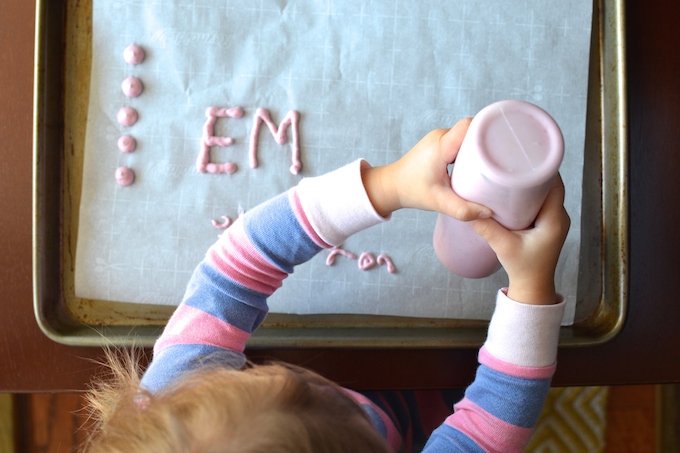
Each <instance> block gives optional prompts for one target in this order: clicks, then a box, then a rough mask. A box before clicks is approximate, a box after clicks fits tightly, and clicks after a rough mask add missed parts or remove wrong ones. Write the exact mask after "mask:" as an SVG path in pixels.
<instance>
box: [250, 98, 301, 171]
mask: <svg viewBox="0 0 680 453" xmlns="http://www.w3.org/2000/svg"><path fill="white" fill-rule="evenodd" d="M263 121H264V122H265V123H266V124H267V127H268V128H269V131H270V132H271V134H272V135H273V136H274V140H276V143H278V144H279V145H283V144H284V143H286V139H287V137H286V130H287V129H288V127H289V126H290V128H291V130H292V135H293V144H292V151H293V156H292V162H293V163H292V165H291V166H290V172H291V173H292V174H294V175H297V174H298V173H300V170H301V169H302V163H301V162H300V134H299V131H298V122H299V121H300V113H298V112H297V111H295V110H290V111H289V112H288V113H287V114H286V116H285V117H284V118H283V121H281V123H280V124H279V125H278V126H276V124H274V122H273V121H272V119H271V117H270V116H269V111H267V110H266V109H264V108H262V107H259V108H258V109H257V110H255V115H254V117H253V129H252V130H251V132H250V168H257V165H258V162H257V142H258V136H259V134H260V125H261V124H262V122H263Z"/></svg>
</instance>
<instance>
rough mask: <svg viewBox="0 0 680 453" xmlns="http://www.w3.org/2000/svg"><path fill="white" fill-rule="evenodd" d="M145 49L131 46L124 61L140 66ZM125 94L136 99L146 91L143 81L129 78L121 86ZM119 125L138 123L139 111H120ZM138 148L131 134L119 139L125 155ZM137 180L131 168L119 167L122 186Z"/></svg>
mask: <svg viewBox="0 0 680 453" xmlns="http://www.w3.org/2000/svg"><path fill="white" fill-rule="evenodd" d="M144 56H145V54H144V49H142V48H141V47H140V46H138V45H137V44H130V45H129V46H127V47H126V48H125V50H124V51H123V59H124V60H125V62H126V63H128V64H131V65H138V64H140V63H141V62H142V61H144ZM121 88H122V90H123V94H124V95H125V96H126V97H128V98H136V97H137V96H139V95H140V94H142V91H143V89H144V86H143V85H142V81H141V80H139V79H138V78H137V77H133V76H130V77H127V78H126V79H125V80H123V84H122V85H121ZM117 119H118V123H119V124H120V125H121V126H124V127H130V126H132V125H133V124H135V123H136V122H137V119H138V115H137V110H135V109H134V108H132V107H130V106H124V107H122V108H121V109H120V110H119V111H118V115H117ZM136 148H137V140H135V138H134V137H133V136H131V135H129V134H125V135H121V136H120V137H119V138H118V149H119V150H120V151H121V152H123V153H131V152H133V151H134V150H135V149H136ZM134 180H135V172H134V171H132V169H131V168H129V167H125V166H122V167H118V168H117V169H116V182H117V183H118V184H120V185H121V186H129V185H130V184H132V182H133V181H134Z"/></svg>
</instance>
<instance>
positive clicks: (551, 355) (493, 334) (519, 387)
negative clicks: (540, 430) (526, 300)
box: [424, 290, 565, 453]
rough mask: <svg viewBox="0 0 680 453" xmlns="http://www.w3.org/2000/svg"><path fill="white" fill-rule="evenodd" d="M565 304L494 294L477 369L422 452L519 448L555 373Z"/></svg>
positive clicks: (524, 442) (527, 433)
mask: <svg viewBox="0 0 680 453" xmlns="http://www.w3.org/2000/svg"><path fill="white" fill-rule="evenodd" d="M564 306H565V302H564V300H563V298H562V297H561V296H560V298H559V301H558V303H556V304H552V305H528V304H521V303H518V302H515V301H513V300H511V299H509V298H508V297H507V295H506V294H505V291H504V290H501V291H499V292H498V295H497V300H496V309H495V311H494V314H493V316H492V319H491V322H490V323H489V331H488V335H487V340H486V342H485V343H484V345H483V346H482V348H481V350H480V352H479V363H480V365H479V368H478V369H477V375H476V377H475V380H474V382H473V383H472V384H470V386H469V387H468V388H467V389H466V391H465V397H464V398H463V399H462V400H461V401H460V402H459V403H457V404H456V405H455V406H454V412H453V414H452V415H450V416H449V417H448V418H447V419H446V420H445V422H444V423H443V424H442V425H441V426H440V427H438V428H437V429H436V430H435V431H434V432H433V433H432V436H431V437H430V440H429V441H428V443H427V444H426V446H425V449H424V451H427V452H429V453H434V452H437V453H439V452H451V451H471V452H482V451H485V452H504V453H510V452H521V451H522V450H523V449H524V447H525V446H526V444H527V443H528V442H529V439H530V437H531V434H532V433H533V429H534V427H535V426H536V422H537V421H538V417H539V416H540V414H541V411H542V409H543V405H544V403H545V398H546V396H547V393H548V390H549V388H550V381H551V379H552V376H553V374H554V372H555V367H556V356H557V344H558V337H559V330H560V324H561V321H562V317H563V315H564Z"/></svg>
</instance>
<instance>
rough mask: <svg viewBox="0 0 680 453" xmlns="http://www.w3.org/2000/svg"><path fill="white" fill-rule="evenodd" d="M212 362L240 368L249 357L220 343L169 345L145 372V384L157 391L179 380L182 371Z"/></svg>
mask: <svg viewBox="0 0 680 453" xmlns="http://www.w3.org/2000/svg"><path fill="white" fill-rule="evenodd" d="M211 363H216V364H219V365H220V366H223V367H225V368H234V369H239V368H241V367H243V365H244V364H245V356H244V355H243V354H241V353H238V352H235V351H231V350H228V349H223V348H218V347H216V346H208V345H198V344H180V345H173V346H168V347H167V348H164V349H163V350H162V351H160V353H158V354H157V355H156V356H155V357H154V359H153V361H152V362H151V364H150V365H149V367H148V368H147V370H146V371H145V373H144V376H143V378H142V382H141V383H142V387H144V388H145V389H147V390H148V391H150V392H152V393H153V392H157V391H158V390H160V389H161V388H163V387H165V386H167V385H168V384H170V383H172V382H174V381H176V380H177V378H179V377H180V376H181V375H182V374H184V373H186V372H188V371H192V370H194V369H196V368H198V367H200V366H203V365H208V364H211Z"/></svg>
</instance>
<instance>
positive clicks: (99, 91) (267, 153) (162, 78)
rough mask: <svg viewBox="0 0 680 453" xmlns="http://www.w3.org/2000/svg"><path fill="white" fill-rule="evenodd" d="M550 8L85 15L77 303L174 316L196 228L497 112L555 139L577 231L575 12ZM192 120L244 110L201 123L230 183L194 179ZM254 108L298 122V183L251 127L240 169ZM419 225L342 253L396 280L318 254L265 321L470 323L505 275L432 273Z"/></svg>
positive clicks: (571, 265) (230, 4)
mask: <svg viewBox="0 0 680 453" xmlns="http://www.w3.org/2000/svg"><path fill="white" fill-rule="evenodd" d="M549 3H550V5H549V6H546V4H545V3H541V4H540V5H534V4H533V2H528V1H525V2H519V3H513V7H512V8H509V6H508V5H507V3H505V2H502V1H501V0H497V1H491V0H487V1H481V2H480V1H473V0H461V1H447V2H441V1H434V0H428V1H422V2H407V1H391V0H389V1H388V0H384V1H375V2H363V1H358V0H357V1H331V0H326V1H321V0H290V1H274V0H260V1H257V2H238V1H235V0H231V1H225V2H219V4H215V2H209V1H207V0H191V1H189V0H177V1H174V2H166V1H160V0H156V1H153V0H149V1H141V0H120V1H117V2H106V1H100V0H95V2H94V17H93V35H94V36H93V56H94V57H93V73H92V90H91V99H90V119H89V123H88V131H87V142H86V157H85V171H84V174H83V185H84V189H83V197H82V205H81V220H80V229H79V237H78V253H77V263H76V291H77V292H78V294H79V295H81V296H85V297H93V298H99V299H106V300H115V301H125V302H139V303H163V304H176V303H178V302H179V301H180V300H181V297H182V295H183V292H184V287H185V285H186V282H187V281H188V278H189V277H190V275H191V272H192V271H193V268H194V267H195V265H196V264H197V263H198V261H199V260H200V259H201V258H202V256H203V253H204V252H205V250H206V249H207V247H208V246H209V245H210V244H211V243H212V242H213V241H214V240H215V239H216V236H217V235H218V234H219V230H216V229H215V228H214V227H213V226H212V224H211V220H212V219H218V220H219V219H220V218H221V216H229V217H230V218H232V219H234V218H236V216H237V215H238V213H239V212H241V211H245V210H248V209H251V208H252V207H254V206H255V205H256V204H258V203H260V202H262V201H264V200H266V199H267V198H270V197H271V196H273V195H275V194H277V193H280V192H282V191H284V190H286V189H288V188H289V187H291V186H292V185H294V184H295V183H296V182H297V181H299V179H300V177H302V176H315V175H319V174H323V173H325V172H327V171H330V170H332V169H334V168H337V167H339V166H341V165H343V164H345V163H348V162H350V161H352V160H355V159H357V158H359V157H363V158H365V159H367V160H368V161H369V162H370V163H372V164H374V165H381V164H385V163H388V162H390V161H393V160H395V159H397V158H398V157H399V156H401V155H402V154H403V153H404V152H405V151H407V150H408V149H409V148H410V147H411V146H413V145H414V144H415V143H416V142H417V141H418V140H419V139H420V138H421V137H422V136H423V135H424V134H425V133H427V132H428V131H429V130H431V129H434V128H437V127H448V126H450V125H452V124H453V123H454V122H455V121H456V120H457V119H459V118H461V117H464V116H471V115H474V114H475V113H476V112H477V111H479V110H480V109H481V108H483V107H484V106H485V105H487V104H489V103H491V102H493V101H496V100H500V99H504V98H515V99H523V100H527V101H530V102H533V103H536V104H538V105H540V106H541V107H543V108H544V109H546V110H547V111H549V112H551V114H553V116H554V117H555V118H556V120H557V121H558V123H559V124H560V125H561V127H562V129H563V132H564V136H565V143H566V149H567V155H566V157H565V162H564V164H563V167H562V173H563V175H564V174H567V175H569V180H570V181H573V182H574V183H573V184H572V185H570V186H569V187H568V195H567V202H566V203H567V208H568V210H569V212H570V215H571V217H572V220H573V222H572V224H573V225H579V222H578V219H579V216H580V202H581V193H580V174H581V167H582V150H583V135H584V122H585V121H584V120H585V96H586V88H587V87H586V85H587V63H588V46H589V35H590V13H591V11H590V5H589V4H588V2H585V1H583V0H578V1H576V0H572V1H567V2H564V1H557V0H553V1H551V2H549ZM132 42H136V43H139V44H141V45H142V46H143V47H144V48H145V49H146V52H147V58H146V59H145V61H144V62H143V63H142V64H140V65H137V66H131V65H127V64H125V62H124V61H123V59H122V50H123V49H124V48H125V46H127V45H128V44H130V43H132ZM128 75H135V76H137V77H139V78H140V79H141V80H142V81H143V83H144V92H143V94H142V95H141V96H140V97H139V98H135V99H125V98H124V96H123V95H122V94H121V92H120V83H121V82H122V80H123V78H124V77H127V76H128ZM122 105H132V106H133V107H135V108H136V109H137V110H138V111H139V118H140V119H139V122H138V123H137V124H135V125H133V126H131V127H129V128H124V127H122V126H120V125H118V124H117V122H116V120H115V115H116V112H117V111H118V109H119V108H120V107H121V106H122ZM209 106H220V107H233V106H240V107H242V108H243V109H244V112H245V114H244V116H243V118H240V119H232V118H229V119H220V120H218V122H217V123H216V125H215V135H216V136H217V135H223V136H227V135H228V136H231V137H233V138H234V140H235V143H234V145H232V146H230V147H226V148H220V147H214V148H213V149H212V150H211V159H212V160H213V161H216V162H222V161H226V160H229V161H233V162H234V163H236V165H237V167H238V170H237V171H236V173H234V174H233V175H206V174H200V173H198V172H197V171H196V170H195V168H194V162H195V160H196V157H197V155H198V150H199V140H200V137H201V131H202V127H203V123H204V121H205V117H204V111H205V109H206V108H207V107H209ZM258 107H264V108H267V109H268V110H269V111H270V113H271V115H272V119H273V120H274V121H275V122H276V123H278V122H279V121H280V120H281V119H282V118H283V116H284V115H285V114H286V112H287V111H288V110H291V109H295V110H298V111H299V112H300V113H301V122H300V134H301V152H302V156H301V157H302V162H303V172H302V174H301V175H300V176H294V175H291V174H290V173H289V172H288V170H287V169H288V167H289V166H290V158H291V157H290V148H289V145H288V144H287V145H283V146H280V145H277V144H276V143H274V141H273V139H272V137H271V135H269V133H268V132H267V131H266V128H263V129H262V131H261V133H260V139H259V152H258V157H259V161H260V167H258V168H257V169H250V168H248V158H247V156H248V142H249V137H250V129H251V127H252V115H253V112H254V110H255V109H256V108H258ZM123 133H130V134H132V135H134V136H135V137H136V139H137V141H138V149H137V151H135V152H134V153H132V154H123V153H119V152H118V151H117V148H116V145H115V141H116V140H117V138H118V136H119V135H120V134H123ZM120 165H126V166H129V167H131V168H132V169H133V170H134V171H135V173H136V180H135V183H134V184H133V185H132V186H129V187H125V188H123V187H118V186H117V185H116V184H115V182H114V181H113V178H112V174H113V171H114V170H115V168H116V167H118V166H120ZM434 220H435V216H434V214H432V213H424V212H415V211H400V212H398V213H396V214H395V216H394V219H393V221H391V222H389V223H387V224H384V225H381V226H378V227H375V228H373V229H370V230H367V231H365V232H362V233H360V234H359V235H357V236H355V237H353V238H351V239H350V240H349V241H348V242H347V244H345V248H346V249H348V250H351V251H352V252H353V253H355V254H357V255H359V254H360V253H361V252H364V251H369V252H372V253H374V254H375V255H376V256H377V254H379V253H387V254H388V255H390V256H391V257H392V259H393V261H394V262H395V265H396V266H397V268H398V270H399V272H398V273H396V274H388V273H387V272H386V270H385V269H384V268H382V269H381V268H376V269H373V270H371V271H367V272H362V271H359V270H358V268H357V265H356V262H352V261H349V260H347V259H340V258H342V257H338V260H337V264H336V265H335V266H332V267H329V266H326V264H325V255H324V253H323V252H322V254H321V255H320V256H319V257H317V258H315V259H314V260H312V261H311V262H310V263H308V264H305V265H303V266H301V267H300V268H299V269H297V270H296V272H295V273H294V274H293V275H292V276H291V277H290V278H289V279H288V280H287V281H286V284H285V285H284V287H283V288H282V289H281V290H280V291H279V292H278V293H277V294H276V295H275V296H274V297H273V298H272V301H271V302H272V309H273V310H274V311H283V312H296V313H334V312H335V313H337V312H348V313H369V314H396V315H408V316H427V317H450V318H480V317H481V318H488V316H489V315H490V312H491V310H492V309H493V299H494V298H493V294H494V293H495V291H496V290H497V289H498V287H500V286H501V285H503V284H504V283H505V282H504V275H503V274H502V273H499V274H498V275H497V276H494V277H492V278H489V279H486V280H482V281H466V280H463V279H460V278H458V277H456V276H454V275H451V274H450V273H448V271H445V270H444V269H443V267H442V266H441V265H439V263H438V261H437V260H436V257H435V255H434V251H433V250H432V245H431V236H432V230H433V228H434ZM579 236H580V234H579V231H578V230H577V229H576V228H574V229H573V230H572V232H571V234H570V237H569V239H568V243H567V246H566V248H565V250H567V251H569V250H572V252H568V253H565V257H566V258H565V259H563V260H562V262H561V263H560V268H559V270H560V280H559V281H558V283H559V289H560V290H561V291H562V292H563V293H565V294H566V295H567V296H568V298H570V300H572V301H573V299H575V293H576V289H575V288H576V278H577V277H576V276H577V273H578V248H579V242H578V241H579V239H578V238H579ZM573 250H575V251H576V252H573ZM93 263H94V264H93ZM328 288H332V291H327V289H328Z"/></svg>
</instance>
